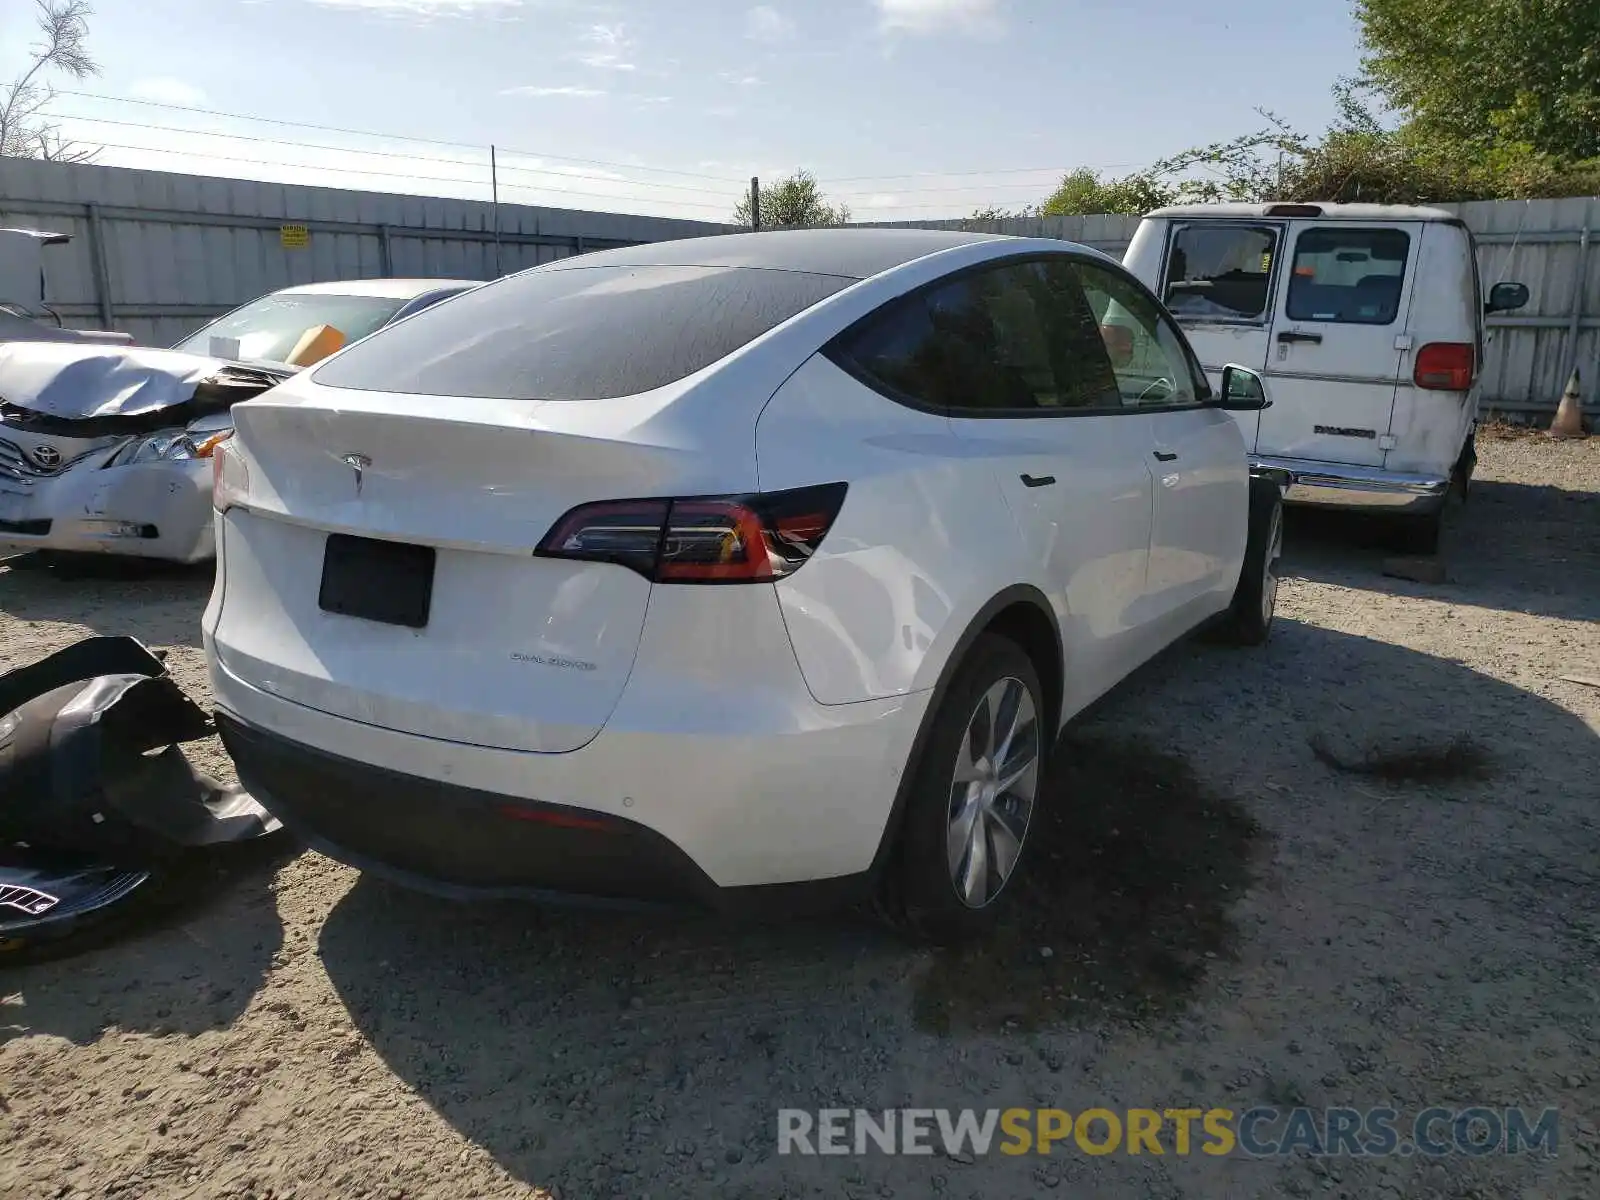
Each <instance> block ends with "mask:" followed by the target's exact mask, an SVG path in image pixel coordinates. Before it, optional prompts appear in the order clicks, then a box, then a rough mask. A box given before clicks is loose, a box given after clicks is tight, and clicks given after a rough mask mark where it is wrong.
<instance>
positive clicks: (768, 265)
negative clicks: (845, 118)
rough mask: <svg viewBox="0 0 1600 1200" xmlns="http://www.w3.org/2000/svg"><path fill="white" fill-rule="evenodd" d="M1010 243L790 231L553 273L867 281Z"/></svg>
mask: <svg viewBox="0 0 1600 1200" xmlns="http://www.w3.org/2000/svg"><path fill="white" fill-rule="evenodd" d="M1005 240H1007V239H1006V238H1004V237H1003V236H1001V235H999V234H993V233H962V232H960V231H957V230H953V229H874V228H864V229H863V228H855V229H850V228H845V229H785V230H774V231H772V232H770V233H730V234H721V235H718V236H714V237H698V238H679V239H676V240H674V241H670V242H649V243H646V244H645V245H641V246H625V247H623V248H621V249H618V250H600V251H596V252H595V253H593V254H585V255H583V256H581V257H578V258H568V259H561V260H559V261H558V262H556V263H552V264H550V266H549V268H547V269H550V270H564V269H574V268H578V267H753V268H758V269H763V270H768V271H804V272H807V273H809V274H813V275H842V276H844V277H845V278H848V279H868V278H870V277H871V276H873V275H877V274H880V273H881V272H883V271H887V270H889V269H890V268H892V267H898V266H899V265H900V264H901V263H907V262H910V261H911V260H912V259H914V258H922V257H924V256H925V255H929V254H934V253H937V252H938V251H940V250H949V249H951V248H952V247H955V246H970V245H972V244H973V243H974V242H992V241H1005Z"/></svg>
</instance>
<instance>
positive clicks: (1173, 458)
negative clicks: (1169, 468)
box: [1155, 450, 1178, 462]
mask: <svg viewBox="0 0 1600 1200" xmlns="http://www.w3.org/2000/svg"><path fill="white" fill-rule="evenodd" d="M1155 456H1156V461H1157V462H1177V461H1178V456H1177V455H1176V454H1169V453H1167V452H1166V451H1165V450H1157V451H1156V452H1155Z"/></svg>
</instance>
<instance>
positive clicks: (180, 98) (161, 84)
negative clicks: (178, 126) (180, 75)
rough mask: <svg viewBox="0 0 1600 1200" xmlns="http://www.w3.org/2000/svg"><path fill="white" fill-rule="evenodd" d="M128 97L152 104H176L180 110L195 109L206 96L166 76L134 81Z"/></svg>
mask: <svg viewBox="0 0 1600 1200" xmlns="http://www.w3.org/2000/svg"><path fill="white" fill-rule="evenodd" d="M128 96H129V97H130V98H131V99H134V100H148V101H150V102H151V103H152V104H176V105H178V106H179V107H180V108H197V107H198V106H200V105H202V104H204V103H205V102H206V94H205V93H204V92H202V91H201V90H200V89H199V88H197V87H195V86H194V84H192V83H185V82H184V81H183V80H181V79H173V78H172V77H170V76H167V75H158V76H152V77H150V78H148V79H137V80H135V81H134V83H133V86H132V87H130V88H129V89H128Z"/></svg>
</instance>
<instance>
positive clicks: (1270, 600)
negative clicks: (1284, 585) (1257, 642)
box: [1261, 504, 1283, 625]
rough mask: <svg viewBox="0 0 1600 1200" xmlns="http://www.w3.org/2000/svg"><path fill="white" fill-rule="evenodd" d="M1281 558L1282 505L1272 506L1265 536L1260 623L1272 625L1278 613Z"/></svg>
mask: <svg viewBox="0 0 1600 1200" xmlns="http://www.w3.org/2000/svg"><path fill="white" fill-rule="evenodd" d="M1282 557H1283V505H1281V504H1278V505H1274V506H1273V509H1272V517H1271V525H1270V526H1269V533H1268V535H1267V553H1266V560H1265V562H1263V564H1262V567H1261V621H1262V623H1263V624H1265V625H1271V624H1272V616H1273V614H1274V613H1275V612H1277V611H1278V560H1279V559H1280V558H1282Z"/></svg>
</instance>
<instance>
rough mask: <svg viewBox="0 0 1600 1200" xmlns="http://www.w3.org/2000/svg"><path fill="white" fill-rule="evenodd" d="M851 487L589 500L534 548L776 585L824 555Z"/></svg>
mask: <svg viewBox="0 0 1600 1200" xmlns="http://www.w3.org/2000/svg"><path fill="white" fill-rule="evenodd" d="M845 486H846V485H844V484H842V483H828V484H823V485H821V486H820V487H808V488H796V489H794V490H793V491H786V492H762V493H760V494H756V495H742V496H693V497H688V498H684V499H651V500H605V501H601V502H600V503H597V504H582V505H579V506H578V507H577V508H575V509H573V510H572V511H571V512H569V513H567V514H566V516H564V517H562V518H561V519H560V520H559V521H557V522H556V523H555V526H554V528H552V529H551V530H550V532H549V533H547V534H546V535H545V537H544V540H543V541H541V542H540V543H539V548H538V549H537V550H535V551H534V553H535V554H536V555H538V556H539V557H540V558H572V559H580V560H585V561H589V562H611V563H616V564H617V565H618V566H623V567H627V568H629V569H630V570H633V571H637V572H639V574H641V575H643V576H644V577H645V578H646V579H649V580H651V581H653V582H655V583H771V582H772V581H773V580H775V579H782V578H784V577H785V576H788V575H792V574H794V573H795V572H796V571H798V570H799V569H800V568H801V567H802V566H803V565H804V564H805V561H806V560H807V559H808V558H810V557H811V555H812V554H814V553H815V552H816V550H817V547H818V546H820V545H821V544H822V539H823V538H824V537H825V536H827V533H828V530H829V529H830V528H832V526H833V521H834V518H835V517H837V516H838V515H839V508H840V506H841V505H842V504H843V503H844V494H845Z"/></svg>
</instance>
